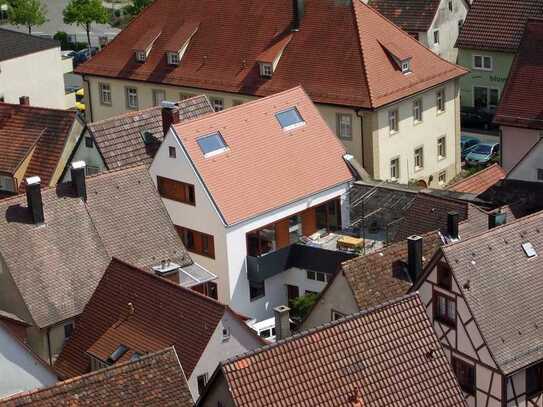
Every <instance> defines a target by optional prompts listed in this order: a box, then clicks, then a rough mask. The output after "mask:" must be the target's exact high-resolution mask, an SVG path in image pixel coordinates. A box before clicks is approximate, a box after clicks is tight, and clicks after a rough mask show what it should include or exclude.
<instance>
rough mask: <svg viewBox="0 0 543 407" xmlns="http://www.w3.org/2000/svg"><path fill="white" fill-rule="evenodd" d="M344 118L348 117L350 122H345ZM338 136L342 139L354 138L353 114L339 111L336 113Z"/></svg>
mask: <svg viewBox="0 0 543 407" xmlns="http://www.w3.org/2000/svg"><path fill="white" fill-rule="evenodd" d="M343 119H347V120H348V123H344V122H343ZM336 120H337V122H336V125H337V136H338V138H340V139H342V140H352V139H353V115H352V114H348V113H338V114H337V115H336Z"/></svg>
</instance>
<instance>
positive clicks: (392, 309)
mask: <svg viewBox="0 0 543 407" xmlns="http://www.w3.org/2000/svg"><path fill="white" fill-rule="evenodd" d="M217 374H221V375H224V377H225V378H226V382H227V386H228V390H229V392H230V396H231V397H232V400H233V401H234V404H235V405H236V406H238V407H245V406H251V407H252V406H262V405H266V406H300V405H304V406H309V405H311V406H314V405H318V406H334V407H336V406H355V405H363V406H365V407H377V406H379V407H381V406H400V405H402V406H407V405H408V406H413V407H422V406H425V407H426V406H427V407H430V406H432V407H435V406H441V407H444V406H465V404H464V400H463V396H462V394H461V391H460V389H459V387H458V384H457V382H456V379H455V377H454V375H453V373H452V370H451V368H450V366H449V363H448V360H447V357H446V356H445V353H444V351H443V349H442V347H441V345H440V343H439V341H438V339H437V337H436V336H435V334H434V331H433V329H432V326H431V324H430V321H429V320H428V317H427V315H426V312H425V310H424V305H423V304H422V302H421V300H420V298H419V297H418V295H416V294H415V295H409V296H405V297H403V298H400V299H398V300H396V301H394V302H390V303H385V304H383V305H381V306H379V307H376V308H373V309H370V310H368V311H365V312H361V313H358V314H354V315H352V316H349V317H347V318H343V319H341V320H339V321H335V322H332V323H330V324H327V325H324V326H322V327H319V328H316V329H312V330H310V331H307V332H303V333H301V334H300V335H295V336H293V337H290V338H288V339H286V340H283V341H279V342H277V343H275V344H273V345H271V346H267V347H264V348H262V349H260V350H257V351H254V352H250V353H248V354H245V355H242V356H240V357H237V358H234V359H231V360H227V361H225V362H223V363H222V364H221V366H220V371H219V372H218V373H217ZM216 377H217V376H216ZM212 385H213V382H212V383H211V386H212ZM204 400H205V399H204ZM355 402H358V403H360V404H355ZM198 405H201V403H200V404H198Z"/></svg>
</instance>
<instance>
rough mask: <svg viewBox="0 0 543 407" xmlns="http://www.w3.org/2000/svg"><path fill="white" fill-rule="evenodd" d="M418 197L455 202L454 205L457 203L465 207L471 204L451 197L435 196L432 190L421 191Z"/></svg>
mask: <svg viewBox="0 0 543 407" xmlns="http://www.w3.org/2000/svg"><path fill="white" fill-rule="evenodd" d="M418 195H422V196H425V197H429V198H434V199H437V200H439V201H444V202H453V203H457V204H462V205H465V206H466V207H467V206H468V204H469V202H466V201H464V200H462V199H458V198H453V197H450V196H441V195H435V194H433V193H432V190H431V189H426V190H422V191H420V192H419V193H418ZM415 199H416V197H415Z"/></svg>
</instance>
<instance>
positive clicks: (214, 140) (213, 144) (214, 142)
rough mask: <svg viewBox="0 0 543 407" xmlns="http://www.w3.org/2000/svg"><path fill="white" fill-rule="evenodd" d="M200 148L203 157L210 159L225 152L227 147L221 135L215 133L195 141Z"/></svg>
mask: <svg viewBox="0 0 543 407" xmlns="http://www.w3.org/2000/svg"><path fill="white" fill-rule="evenodd" d="M196 142H197V143H198V145H199V146H200V150H202V153H204V157H206V158H207V157H211V156H213V155H216V154H220V153H222V152H224V151H226V149H227V146H226V143H225V142H224V139H223V137H222V135H221V133H219V132H216V133H213V134H209V135H207V136H203V137H200V138H199V139H197V140H196Z"/></svg>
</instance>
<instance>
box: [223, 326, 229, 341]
mask: <svg viewBox="0 0 543 407" xmlns="http://www.w3.org/2000/svg"><path fill="white" fill-rule="evenodd" d="M230 336H231V332H230V328H229V327H226V326H225V327H223V328H222V341H223V342H228V341H229V340H230Z"/></svg>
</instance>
